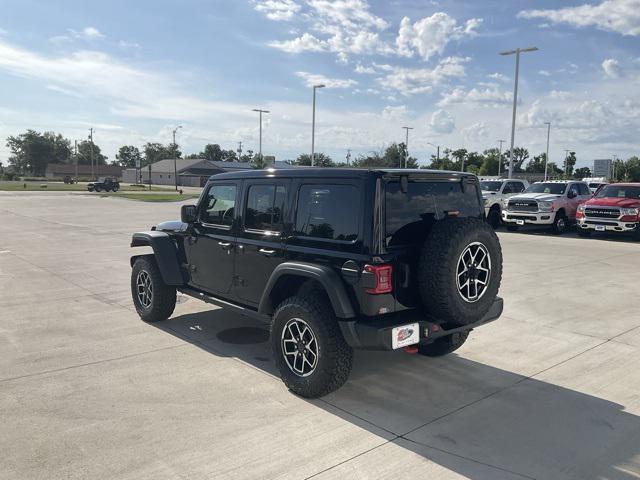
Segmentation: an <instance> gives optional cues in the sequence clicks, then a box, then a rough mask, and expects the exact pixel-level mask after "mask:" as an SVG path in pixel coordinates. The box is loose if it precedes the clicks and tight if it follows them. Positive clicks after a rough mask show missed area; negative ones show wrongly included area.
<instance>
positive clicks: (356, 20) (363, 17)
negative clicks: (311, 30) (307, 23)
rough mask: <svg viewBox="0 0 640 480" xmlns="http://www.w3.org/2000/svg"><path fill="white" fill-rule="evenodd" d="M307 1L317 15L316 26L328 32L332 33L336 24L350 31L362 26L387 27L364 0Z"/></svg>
mask: <svg viewBox="0 0 640 480" xmlns="http://www.w3.org/2000/svg"><path fill="white" fill-rule="evenodd" d="M307 3H308V4H309V6H310V7H311V9H312V10H313V11H314V14H315V15H317V21H318V22H319V26H318V28H319V29H320V30H324V31H327V32H329V33H333V32H334V31H335V30H334V28H335V27H336V26H341V27H342V28H345V29H347V30H350V31H353V30H361V29H362V28H363V27H364V28H372V29H375V30H384V29H385V28H387V27H388V23H387V22H386V21H385V20H384V19H383V18H381V17H378V16H376V15H374V14H372V13H371V12H370V11H369V4H368V3H367V2H366V1H365V0H337V1H333V0H307Z"/></svg>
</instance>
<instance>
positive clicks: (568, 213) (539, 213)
mask: <svg viewBox="0 0 640 480" xmlns="http://www.w3.org/2000/svg"><path fill="white" fill-rule="evenodd" d="M518 182H519V183H518ZM522 182H523V181H522V180H504V179H503V180H487V181H483V182H481V186H482V190H483V192H482V196H483V200H484V203H485V214H486V219H487V221H488V222H489V223H490V224H491V225H492V226H493V227H494V228H497V227H498V226H500V224H504V225H506V227H507V229H508V230H510V231H516V230H518V229H519V228H521V227H524V226H527V225H537V226H548V227H549V229H550V230H551V231H552V232H553V233H555V234H562V233H564V232H565V231H566V230H567V228H568V227H569V226H570V225H573V224H575V225H576V228H577V231H578V234H579V235H580V236H583V237H586V236H589V235H590V234H591V233H592V232H617V233H633V234H634V235H635V236H636V237H637V238H638V239H640V216H639V215H640V183H615V184H606V183H603V182H592V183H587V182H586V181H575V180H557V181H545V182H536V183H534V184H532V185H529V186H527V187H526V189H525V188H524V187H523V186H522V185H523V184H522ZM514 189H522V190H523V191H522V193H519V192H518V193H515V194H514V193H513V191H514ZM594 189H595V195H594V194H593V190H594ZM498 212H499V213H500V216H501V221H500V222H498V221H497V219H496V215H497V213H498Z"/></svg>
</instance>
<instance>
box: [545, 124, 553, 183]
mask: <svg viewBox="0 0 640 480" xmlns="http://www.w3.org/2000/svg"><path fill="white" fill-rule="evenodd" d="M544 124H545V125H546V126H547V155H546V156H545V157H544V181H545V182H546V181H547V167H548V166H549V136H550V135H551V122H544Z"/></svg>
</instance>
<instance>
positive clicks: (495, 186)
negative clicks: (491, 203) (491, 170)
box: [480, 181, 502, 192]
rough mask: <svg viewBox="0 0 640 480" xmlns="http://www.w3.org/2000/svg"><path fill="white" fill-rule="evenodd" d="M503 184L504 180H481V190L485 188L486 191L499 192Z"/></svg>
mask: <svg viewBox="0 0 640 480" xmlns="http://www.w3.org/2000/svg"><path fill="white" fill-rule="evenodd" d="M501 186H502V182H489V181H484V182H480V190H484V191H485V192H497V191H498V190H500V187H501Z"/></svg>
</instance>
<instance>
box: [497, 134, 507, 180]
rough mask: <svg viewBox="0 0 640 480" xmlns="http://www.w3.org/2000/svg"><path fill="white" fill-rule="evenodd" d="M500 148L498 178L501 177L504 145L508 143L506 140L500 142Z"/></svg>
mask: <svg viewBox="0 0 640 480" xmlns="http://www.w3.org/2000/svg"><path fill="white" fill-rule="evenodd" d="M498 143H499V144H500V148H499V149H498V177H500V167H501V166H502V144H503V143H506V140H498Z"/></svg>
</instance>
